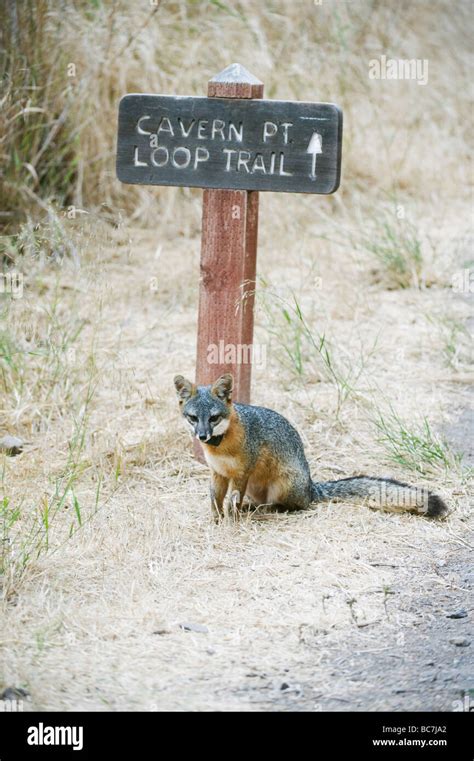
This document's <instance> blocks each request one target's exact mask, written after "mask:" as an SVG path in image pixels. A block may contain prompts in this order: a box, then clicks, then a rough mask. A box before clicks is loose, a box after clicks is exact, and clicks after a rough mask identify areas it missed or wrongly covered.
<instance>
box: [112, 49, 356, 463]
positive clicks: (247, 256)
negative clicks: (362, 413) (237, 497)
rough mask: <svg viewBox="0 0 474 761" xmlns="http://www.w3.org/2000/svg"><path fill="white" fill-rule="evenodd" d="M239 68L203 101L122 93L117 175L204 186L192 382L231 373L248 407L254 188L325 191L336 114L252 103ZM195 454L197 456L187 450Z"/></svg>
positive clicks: (335, 173) (337, 131)
mask: <svg viewBox="0 0 474 761" xmlns="http://www.w3.org/2000/svg"><path fill="white" fill-rule="evenodd" d="M262 96H263V84H262V82H260V81H259V80H258V79H256V78H255V77H254V76H253V75H252V74H250V73H249V72H248V71H247V70H246V69H245V68H244V67H243V66H241V65H240V64H232V65H231V66H228V67H227V68H226V69H224V71H222V72H221V73H220V74H218V75H217V76H215V77H213V78H212V79H211V80H210V81H209V84H208V97H207V98H205V97H178V96H167V95H140V94H138V95H136V94H132V95H125V96H124V97H123V98H122V100H121V102H120V107H119V123H118V144H117V176H118V178H119V180H121V181H122V182H125V183H131V184H141V185H178V186H186V187H201V188H204V189H205V190H204V197H203V217H202V238H201V266H200V274H201V277H200V291H199V316H198V331H197V362H196V381H197V382H198V383H200V384H208V383H211V382H212V381H213V380H215V378H217V377H218V376H219V374H221V373H224V372H232V373H233V375H234V380H235V390H234V400H235V401H239V402H244V403H248V402H249V401H250V379H251V357H252V351H251V350H252V347H253V313H254V289H255V274H256V255H257V228H258V191H259V190H267V191H270V190H273V191H278V192H287V193H319V194H327V193H333V192H334V191H335V190H337V188H338V186H339V179H340V170H341V142H342V113H341V111H340V109H339V108H338V107H337V106H335V105H333V104H330V103H301V102H291V101H277V100H262ZM195 451H196V453H197V454H198V456H199V455H200V454H201V452H200V449H199V450H195Z"/></svg>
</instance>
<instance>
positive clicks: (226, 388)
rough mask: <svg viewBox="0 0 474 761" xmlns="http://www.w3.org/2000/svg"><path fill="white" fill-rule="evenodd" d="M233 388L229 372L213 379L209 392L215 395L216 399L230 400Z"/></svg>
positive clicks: (232, 380)
mask: <svg viewBox="0 0 474 761" xmlns="http://www.w3.org/2000/svg"><path fill="white" fill-rule="evenodd" d="M233 388H234V378H233V377H232V375H231V373H225V374H224V375H221V377H220V378H218V379H217V380H216V381H214V383H213V384H212V388H211V394H214V396H217V398H218V399H222V401H226V402H230V401H232V390H233Z"/></svg>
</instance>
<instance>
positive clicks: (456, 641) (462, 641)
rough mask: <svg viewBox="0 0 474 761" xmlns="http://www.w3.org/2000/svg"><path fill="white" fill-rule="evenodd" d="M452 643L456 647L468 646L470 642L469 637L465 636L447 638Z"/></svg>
mask: <svg viewBox="0 0 474 761" xmlns="http://www.w3.org/2000/svg"><path fill="white" fill-rule="evenodd" d="M449 641H450V642H451V644H452V645H456V647H469V645H470V644H471V640H470V639H466V638H465V637H453V639H450V640H449Z"/></svg>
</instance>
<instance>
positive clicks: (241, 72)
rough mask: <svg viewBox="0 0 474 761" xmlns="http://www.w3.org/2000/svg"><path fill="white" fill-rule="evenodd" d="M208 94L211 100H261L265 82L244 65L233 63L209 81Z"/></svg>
mask: <svg viewBox="0 0 474 761" xmlns="http://www.w3.org/2000/svg"><path fill="white" fill-rule="evenodd" d="M207 94H208V96H209V97H210V98H261V97H262V96H263V82H261V81H260V80H259V79H257V77H254V75H253V74H251V73H250V71H248V69H246V68H245V66H242V64H240V63H231V64H230V66H226V68H225V69H223V70H222V71H220V72H219V74H216V75H215V76H214V77H212V79H210V80H209V83H208V91H207Z"/></svg>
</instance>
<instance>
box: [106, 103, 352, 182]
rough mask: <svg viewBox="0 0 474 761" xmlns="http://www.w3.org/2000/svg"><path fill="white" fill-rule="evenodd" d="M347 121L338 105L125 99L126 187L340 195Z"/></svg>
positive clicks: (122, 149)
mask: <svg viewBox="0 0 474 761" xmlns="http://www.w3.org/2000/svg"><path fill="white" fill-rule="evenodd" d="M341 122H342V115H341V112H340V110H339V109H338V107H337V106H334V105H332V104H330V103H292V102H291V101H288V102H287V101H278V100H252V99H247V100H244V99H241V98H239V99H234V98H229V97H228V96H227V98H225V99H224V98H187V97H184V98H182V97H175V96H171V95H125V97H124V98H122V101H121V103H120V112H119V143H118V152H117V173H118V177H119V179H120V180H122V182H129V183H137V184H139V185H184V186H187V187H200V188H232V189H235V190H275V191H280V192H286V193H333V192H334V191H335V190H336V189H337V187H338V185H339V177H340V167H341V136H342V130H341Z"/></svg>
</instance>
